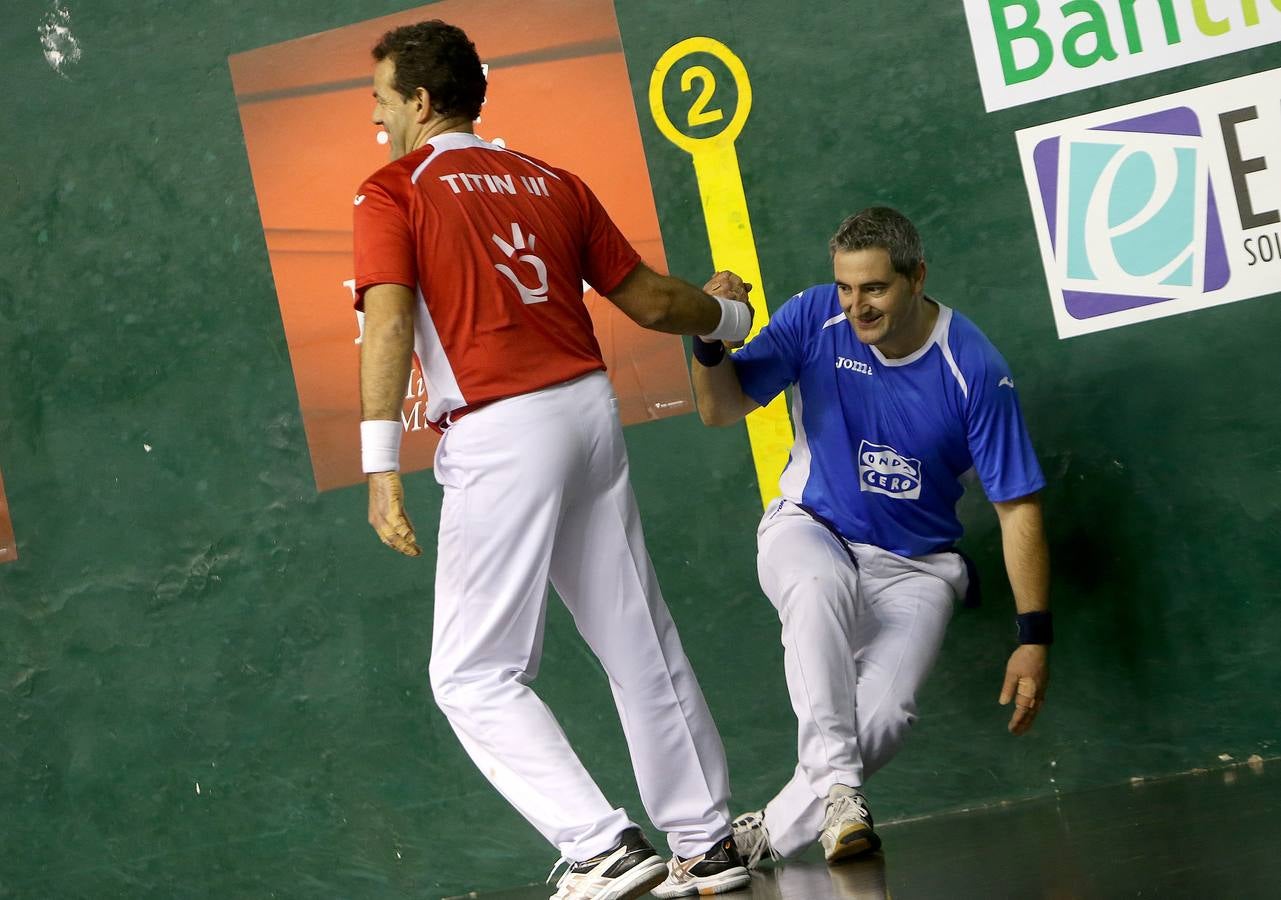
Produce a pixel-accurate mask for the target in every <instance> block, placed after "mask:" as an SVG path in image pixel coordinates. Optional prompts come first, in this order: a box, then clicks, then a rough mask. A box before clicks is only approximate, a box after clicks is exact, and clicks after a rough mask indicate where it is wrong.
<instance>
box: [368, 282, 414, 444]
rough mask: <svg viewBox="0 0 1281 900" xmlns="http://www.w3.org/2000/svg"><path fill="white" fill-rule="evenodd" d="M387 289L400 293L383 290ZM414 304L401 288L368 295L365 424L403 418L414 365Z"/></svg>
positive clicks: (387, 286) (372, 289) (375, 290)
mask: <svg viewBox="0 0 1281 900" xmlns="http://www.w3.org/2000/svg"><path fill="white" fill-rule="evenodd" d="M384 288H400V291H384V290H380V289H384ZM402 291H403V294H402V293H401V292H402ZM375 292H378V293H377V294H376V293H375ZM406 298H408V300H407V299H406ZM411 302H412V294H410V293H409V289H408V288H403V287H401V286H400V285H377V286H376V287H374V288H370V290H369V292H368V293H367V294H366V297H365V333H364V337H363V338H362V340H361V344H360V413H361V418H362V419H364V420H366V421H369V420H374V419H388V420H391V419H396V420H398V419H399V418H400V411H401V407H402V405H403V404H404V396H405V385H406V384H408V383H409V369H410V366H411V365H412V363H413V352H414V321H413V311H412V307H411V305H410V303H411Z"/></svg>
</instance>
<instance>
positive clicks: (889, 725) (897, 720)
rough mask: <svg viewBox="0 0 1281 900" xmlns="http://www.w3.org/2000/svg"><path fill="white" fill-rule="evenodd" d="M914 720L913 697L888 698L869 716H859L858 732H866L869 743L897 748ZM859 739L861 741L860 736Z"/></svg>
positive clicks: (914, 705)
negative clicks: (884, 744) (885, 744)
mask: <svg viewBox="0 0 1281 900" xmlns="http://www.w3.org/2000/svg"><path fill="white" fill-rule="evenodd" d="M916 719H917V715H916V698H915V697H911V696H904V697H890V698H887V699H886V701H885V702H884V703H882V704H881V705H880V706H878V707H877V708H876V709H875V710H873V711H872V714H871V715H869V716H860V719H859V725H860V726H861V727H860V729H859V731H860V732H864V731H866V733H867V740H869V741H872V742H875V743H887V744H889V745H891V746H897V745H898V744H899V743H900V742H901V741H902V740H903V739H904V737H906V736H907V732H908V731H909V730H911V728H912V725H913V723H915V722H916ZM859 739H860V741H862V740H863V736H862V734H860V737H859Z"/></svg>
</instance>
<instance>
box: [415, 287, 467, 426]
mask: <svg viewBox="0 0 1281 900" xmlns="http://www.w3.org/2000/svg"><path fill="white" fill-rule="evenodd" d="M414 352H415V353H417V354H418V364H419V365H420V366H422V370H423V380H424V381H426V382H427V418H428V419H430V420H431V421H433V422H436V421H439V420H440V418H441V417H442V416H444V415H445V413H446V412H447V411H449V410H451V409H457V408H458V407H460V406H465V405H466V404H467V398H466V397H464V396H463V392H462V389H461V388H460V387H459V386H458V379H457V378H456V377H455V376H454V368H453V366H451V365H450V364H449V357H448V356H446V355H445V346H444V344H442V343H441V342H440V334H439V333H438V332H437V331H436V323H435V322H433V321H432V318H431V312H430V311H429V310H428V309H427V301H426V300H424V299H423V292H422V289H421V288H420V289H419V290H418V303H417V305H416V306H415V307H414Z"/></svg>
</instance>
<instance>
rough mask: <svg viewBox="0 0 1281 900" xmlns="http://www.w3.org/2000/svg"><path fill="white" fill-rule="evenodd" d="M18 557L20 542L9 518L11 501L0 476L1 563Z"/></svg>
mask: <svg viewBox="0 0 1281 900" xmlns="http://www.w3.org/2000/svg"><path fill="white" fill-rule="evenodd" d="M17 558H18V542H17V541H16V540H14V537H13V522H11V521H10V520H9V501H8V500H6V499H5V496H4V477H3V476H0V563H7V562H13V561H14V560H15V559H17Z"/></svg>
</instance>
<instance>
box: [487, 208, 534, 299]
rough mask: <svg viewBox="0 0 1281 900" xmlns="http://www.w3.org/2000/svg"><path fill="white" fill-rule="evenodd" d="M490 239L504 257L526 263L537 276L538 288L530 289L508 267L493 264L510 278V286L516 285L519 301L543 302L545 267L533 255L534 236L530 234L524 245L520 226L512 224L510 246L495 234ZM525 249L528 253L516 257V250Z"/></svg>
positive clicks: (501, 264) (523, 236)
mask: <svg viewBox="0 0 1281 900" xmlns="http://www.w3.org/2000/svg"><path fill="white" fill-rule="evenodd" d="M491 237H493V239H494V243H495V244H497V245H498V249H499V250H501V251H503V254H504V255H505V256H507V257H508V258H511V257H514V256H515V257H516V259H517V261H518V262H523V263H528V264H529V265H531V266H533V267H534V272H535V273H537V275H538V287H536V288H532V289H531V288H528V287H525V284H524V282H522V281H521V280H520V278H518V277H517V276H516V273H515V272H513V271H512V270H511V267H510V266H508V265H506V264H505V263H494V268H496V269H497V270H498V271H500V272H502V273H503V274H504V275H506V276H507V277H508V278H510V279H511V282H512V284H514V285H516V290H518V291H520V301H521V302H522V303H542V302H544V301H545V300H546V299H547V265H546V264H545V263H544V262H543V261H542V260H541V259H539V258H538V257H537V256H535V255H534V254H533V249H534V236H533V235H532V234H531V235H530V236H529V242H528V244H526V241H525V235H524V234H523V233H521V230H520V226H519V225H517V224H516V223H515V222H513V223H512V241H511V243H510V244H509V243H507V242H506V241H505V240H503V239H502V238H501V237H500V236H498V235H496V234H495V235H491ZM526 249H528V250H529V251H530V252H529V253H522V254H521V255H520V256H516V251H517V250H526Z"/></svg>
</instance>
